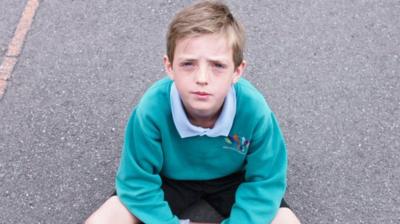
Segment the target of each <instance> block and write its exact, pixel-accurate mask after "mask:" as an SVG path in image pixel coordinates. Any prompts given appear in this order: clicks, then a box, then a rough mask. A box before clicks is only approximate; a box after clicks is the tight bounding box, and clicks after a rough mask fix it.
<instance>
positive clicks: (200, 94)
mask: <svg viewBox="0 0 400 224" xmlns="http://www.w3.org/2000/svg"><path fill="white" fill-rule="evenodd" d="M192 94H195V95H198V96H209V95H211V94H209V93H207V92H201V91H196V92H192Z"/></svg>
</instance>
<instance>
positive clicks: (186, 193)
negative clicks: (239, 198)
mask: <svg viewBox="0 0 400 224" xmlns="http://www.w3.org/2000/svg"><path fill="white" fill-rule="evenodd" d="M161 178H162V186H161V188H162V189H163V191H164V198H165V200H166V201H167V202H168V204H169V206H170V208H171V210H172V213H173V214H175V215H178V216H179V215H180V214H182V213H183V212H184V211H185V209H186V208H188V207H190V206H191V205H193V204H195V203H196V202H198V201H199V200H200V199H203V200H205V201H206V202H207V203H208V204H210V206H211V207H213V208H214V209H215V210H216V211H217V212H218V213H219V214H220V215H221V216H222V217H224V218H226V217H228V216H229V214H230V211H231V208H232V206H233V204H234V202H235V193H236V189H237V188H238V187H239V185H240V183H242V182H243V181H244V173H243V172H240V173H234V174H231V175H228V176H225V177H222V178H217V179H213V180H207V181H193V180H172V179H168V178H166V177H161ZM113 195H116V193H115V192H114V194H113ZM280 207H281V208H282V207H286V208H289V205H288V204H287V203H286V201H285V200H284V199H282V201H281V204H280Z"/></svg>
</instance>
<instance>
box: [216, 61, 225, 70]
mask: <svg viewBox="0 0 400 224" xmlns="http://www.w3.org/2000/svg"><path fill="white" fill-rule="evenodd" d="M214 66H215V67H216V68H218V69H224V68H225V67H226V66H225V65H224V64H222V63H218V62H217V63H214Z"/></svg>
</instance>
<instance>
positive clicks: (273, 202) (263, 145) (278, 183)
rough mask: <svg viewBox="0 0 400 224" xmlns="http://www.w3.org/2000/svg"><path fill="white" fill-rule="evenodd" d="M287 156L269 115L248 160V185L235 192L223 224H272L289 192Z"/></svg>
mask: <svg viewBox="0 0 400 224" xmlns="http://www.w3.org/2000/svg"><path fill="white" fill-rule="evenodd" d="M286 169H287V155H286V147H285V143H284V139H283V136H282V133H281V131H280V129H279V126H278V123H277V121H276V119H275V116H274V115H273V114H272V112H270V114H269V115H267V116H265V118H263V119H262V120H261V121H260V122H259V124H258V125H257V127H256V133H255V135H254V138H253V140H252V142H251V143H250V148H249V154H248V155H247V158H246V174H245V181H244V182H243V183H242V184H240V186H239V188H238V190H237V191H236V196H235V199H236V200H235V204H234V205H233V206H232V210H231V214H230V217H229V218H227V219H225V220H223V222H222V223H223V224H233V223H263V224H264V223H270V222H271V221H272V220H273V218H274V217H275V215H276V213H277V211H278V209H279V205H280V203H281V200H282V198H283V195H284V193H285V190H286Z"/></svg>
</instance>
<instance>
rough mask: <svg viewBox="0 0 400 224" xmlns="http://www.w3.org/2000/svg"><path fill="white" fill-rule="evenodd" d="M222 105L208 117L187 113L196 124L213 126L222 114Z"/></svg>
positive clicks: (191, 121) (205, 126)
mask: <svg viewBox="0 0 400 224" xmlns="http://www.w3.org/2000/svg"><path fill="white" fill-rule="evenodd" d="M221 111H222V107H221V109H219V110H218V111H217V112H216V113H215V114H214V115H212V116H207V117H201V116H193V115H192V114H190V113H186V114H187V116H188V118H189V121H190V123H192V124H193V125H195V126H199V127H202V128H213V127H214V125H215V122H216V121H217V119H218V117H219V115H220V114H221Z"/></svg>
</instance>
